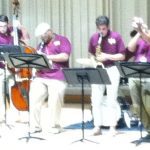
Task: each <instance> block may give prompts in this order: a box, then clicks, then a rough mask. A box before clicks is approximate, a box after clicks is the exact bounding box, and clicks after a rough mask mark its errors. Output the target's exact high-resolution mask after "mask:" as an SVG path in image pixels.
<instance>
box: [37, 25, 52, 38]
mask: <svg viewBox="0 0 150 150" xmlns="http://www.w3.org/2000/svg"><path fill="white" fill-rule="evenodd" d="M49 29H50V25H49V24H48V23H45V22H42V23H40V24H39V25H38V26H37V27H36V29H35V36H36V37H38V36H41V35H43V34H44V33H46V32H47V31H48V30H49Z"/></svg>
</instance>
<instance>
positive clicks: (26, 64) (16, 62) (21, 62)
mask: <svg viewBox="0 0 150 150" xmlns="http://www.w3.org/2000/svg"><path fill="white" fill-rule="evenodd" d="M8 59H9V60H10V65H13V66H14V67H15V68H27V69H28V71H29V69H30V68H37V69H49V68H51V65H50V64H49V63H48V60H47V59H46V57H44V56H43V55H39V54H26V53H20V54H10V55H9V58H8ZM29 83H30V77H29V76H28V89H29V90H30V84H29ZM27 93H28V94H27V101H28V108H30V97H29V91H28V92H27ZM28 111H29V123H28V125H29V132H28V136H27V137H22V138H19V140H21V139H27V142H28V141H29V139H30V138H33V139H39V140H44V139H43V138H39V137H33V136H31V133H30V109H28Z"/></svg>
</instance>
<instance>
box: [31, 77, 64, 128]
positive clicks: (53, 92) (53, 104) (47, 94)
mask: <svg viewBox="0 0 150 150" xmlns="http://www.w3.org/2000/svg"><path fill="white" fill-rule="evenodd" d="M65 88H66V83H65V82H64V81H59V80H54V79H43V78H35V79H34V80H33V81H32V83H31V86H30V95H29V96H30V127H31V128H35V127H39V128H41V125H42V123H41V109H42V104H43V103H44V101H45V99H48V109H47V113H48V115H47V117H48V118H47V119H46V118H45V120H47V125H46V126H47V127H48V128H50V127H55V126H56V125H60V115H61V108H62V105H63V98H64V92H65ZM44 117H46V116H44Z"/></svg>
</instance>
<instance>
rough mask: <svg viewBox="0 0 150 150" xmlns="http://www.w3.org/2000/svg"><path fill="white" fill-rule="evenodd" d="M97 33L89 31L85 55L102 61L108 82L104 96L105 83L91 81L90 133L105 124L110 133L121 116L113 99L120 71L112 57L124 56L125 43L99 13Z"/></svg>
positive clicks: (113, 130)
mask: <svg viewBox="0 0 150 150" xmlns="http://www.w3.org/2000/svg"><path fill="white" fill-rule="evenodd" d="M96 26H97V29H98V31H97V33H95V34H93V35H92V37H91V38H90V42H89V55H90V57H91V59H92V60H94V61H95V62H96V63H97V64H99V63H102V64H103V66H104V67H105V69H106V70H107V73H108V76H109V78H110V81H111V85H106V89H107V96H104V91H105V85H98V84H92V85H91V88H92V93H91V101H92V110H93V119H94V126H95V128H94V129H93V135H99V134H101V133H102V132H101V126H109V127H110V131H111V133H112V134H115V133H116V130H115V127H116V125H117V122H118V120H119V119H120V116H121V111H120V106H119V104H118V102H117V94H118V86H119V81H120V75H119V72H118V69H117V68H116V66H114V62H115V61H121V60H124V58H125V46H124V42H123V40H122V37H121V35H120V34H119V33H117V32H113V31H111V30H110V27H109V18H108V17H106V16H100V17H98V18H97V19H96Z"/></svg>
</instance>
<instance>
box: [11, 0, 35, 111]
mask: <svg viewBox="0 0 150 150" xmlns="http://www.w3.org/2000/svg"><path fill="white" fill-rule="evenodd" d="M13 6H14V14H13V36H14V45H19V43H23V53H35V49H33V48H32V47H30V46H27V44H26V43H25V42H23V41H20V40H19V37H18V28H17V27H16V21H17V18H18V9H19V2H18V0H13ZM14 75H15V76H14V79H15V84H14V85H13V86H12V87H11V100H12V103H13V105H14V106H15V107H16V108H17V109H18V110H19V111H28V109H29V106H28V93H29V84H30V82H29V81H28V80H29V79H30V78H31V77H32V69H28V68H22V69H19V70H17V71H14ZM16 76H17V79H18V81H16Z"/></svg>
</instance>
